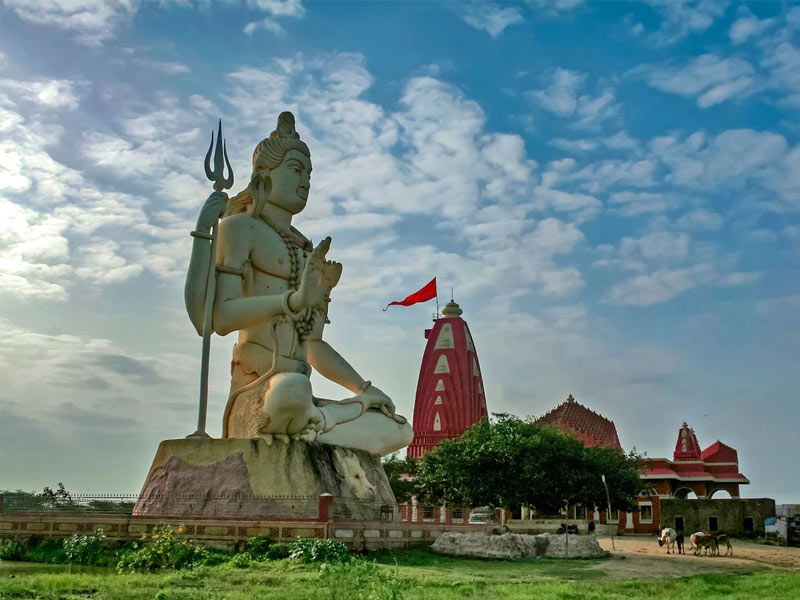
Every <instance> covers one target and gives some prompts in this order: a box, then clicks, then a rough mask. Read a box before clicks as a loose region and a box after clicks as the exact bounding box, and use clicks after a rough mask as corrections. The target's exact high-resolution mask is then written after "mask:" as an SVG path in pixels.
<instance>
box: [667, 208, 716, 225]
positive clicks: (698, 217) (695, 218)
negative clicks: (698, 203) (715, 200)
mask: <svg viewBox="0 0 800 600" xmlns="http://www.w3.org/2000/svg"><path fill="white" fill-rule="evenodd" d="M724 222H725V218H724V217H723V216H722V215H721V214H719V213H717V212H713V211H710V210H706V209H705V208H695V209H694V210H690V211H689V212H687V213H686V214H684V215H682V216H681V217H680V218H678V220H677V221H676V222H675V224H676V225H677V226H678V227H680V228H681V229H694V230H708V231H714V230H717V229H719V228H720V227H722V224H723V223H724Z"/></svg>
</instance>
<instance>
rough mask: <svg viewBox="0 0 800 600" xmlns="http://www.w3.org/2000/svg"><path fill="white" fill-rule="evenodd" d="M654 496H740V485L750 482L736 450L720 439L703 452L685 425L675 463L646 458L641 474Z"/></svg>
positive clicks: (679, 431) (673, 455)
mask: <svg viewBox="0 0 800 600" xmlns="http://www.w3.org/2000/svg"><path fill="white" fill-rule="evenodd" d="M640 477H641V478H642V481H643V482H645V483H646V484H647V487H648V490H649V492H650V494H651V495H654V496H660V497H674V498H686V497H687V496H689V495H690V494H694V495H695V496H697V497H698V498H712V497H713V496H714V494H716V493H717V492H720V491H723V492H727V493H728V494H730V496H731V498H738V497H739V486H740V485H742V484H748V483H750V480H749V479H747V477H745V476H744V475H742V474H741V473H739V455H738V454H737V452H736V450H734V449H733V448H731V447H730V446H727V445H725V444H723V443H722V442H720V441H719V440H717V441H716V442H714V443H713V444H711V445H710V446H709V447H708V448H706V449H705V450H700V444H698V443H697V436H695V434H694V430H692V429H691V428H690V427H689V426H688V425H687V424H686V422H684V423H683V424H682V425H681V427H680V429H679V430H678V440H677V441H676V442H675V452H673V454H672V460H669V459H667V458H647V459H645V460H644V461H643V467H642V471H641V473H640Z"/></svg>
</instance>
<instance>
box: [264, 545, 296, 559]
mask: <svg viewBox="0 0 800 600" xmlns="http://www.w3.org/2000/svg"><path fill="white" fill-rule="evenodd" d="M292 546H293V544H286V543H283V542H280V543H277V544H271V545H270V547H269V548H267V552H266V553H265V554H264V558H265V559H267V560H281V559H282V558H289V557H290V556H291V555H292Z"/></svg>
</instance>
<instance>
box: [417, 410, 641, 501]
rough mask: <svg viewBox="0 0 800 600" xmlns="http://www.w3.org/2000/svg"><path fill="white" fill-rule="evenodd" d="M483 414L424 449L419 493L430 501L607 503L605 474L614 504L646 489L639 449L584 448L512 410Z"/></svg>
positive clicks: (569, 436)
mask: <svg viewBox="0 0 800 600" xmlns="http://www.w3.org/2000/svg"><path fill="white" fill-rule="evenodd" d="M495 418H496V422H495V423H490V422H489V421H488V419H484V420H482V421H481V422H479V423H476V424H475V425H473V426H472V427H470V428H469V429H468V430H467V431H465V432H464V434H463V435H462V436H461V437H458V438H454V439H451V440H447V441H445V442H442V443H441V444H440V445H439V446H438V447H437V448H435V449H434V450H432V451H431V452H429V453H428V454H426V455H425V456H424V457H423V459H422V461H421V463H420V467H419V471H418V473H417V477H416V482H415V483H416V491H417V493H418V494H419V496H420V497H421V498H422V499H423V500H425V501H429V502H435V503H441V502H444V503H448V504H466V505H470V506H479V505H484V504H488V505H490V506H501V507H505V508H508V507H511V506H515V505H519V504H527V505H529V506H531V507H534V508H536V509H537V510H538V511H539V512H541V513H545V514H554V513H556V512H558V510H559V509H560V508H562V507H563V506H564V503H565V502H569V503H570V504H575V503H582V504H586V505H588V506H593V505H597V506H605V505H606V495H605V488H604V487H603V483H602V481H601V477H600V476H601V475H602V474H605V475H606V478H607V481H608V487H609V494H610V496H611V499H612V507H616V508H619V509H627V508H629V507H630V505H631V502H632V499H633V497H634V496H635V495H636V494H637V493H638V492H639V490H640V489H641V482H640V481H639V474H638V461H637V457H636V456H635V455H634V454H629V455H625V454H623V453H621V452H619V451H618V450H616V449H609V448H596V447H593V448H586V447H585V446H584V445H583V443H582V442H580V441H578V440H577V439H575V438H574V437H572V436H571V435H569V434H565V433H562V432H561V431H559V430H558V429H556V428H552V427H540V426H538V425H536V424H535V423H534V422H533V421H532V420H531V419H528V420H521V419H519V418H517V417H513V416H510V415H507V414H497V415H495Z"/></svg>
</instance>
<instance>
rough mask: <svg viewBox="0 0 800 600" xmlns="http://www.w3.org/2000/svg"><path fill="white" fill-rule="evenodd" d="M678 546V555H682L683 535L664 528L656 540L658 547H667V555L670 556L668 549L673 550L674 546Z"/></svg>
mask: <svg viewBox="0 0 800 600" xmlns="http://www.w3.org/2000/svg"><path fill="white" fill-rule="evenodd" d="M676 543H677V545H678V554H683V533H678V532H677V531H675V530H674V529H671V528H669V527H665V528H664V529H662V530H661V535H660V536H659V538H658V545H659V546H663V545H664V544H666V545H667V554H670V549H672V550H673V551H674V550H675V544H676Z"/></svg>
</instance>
